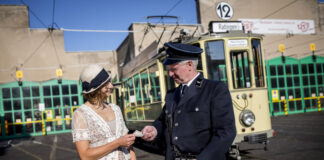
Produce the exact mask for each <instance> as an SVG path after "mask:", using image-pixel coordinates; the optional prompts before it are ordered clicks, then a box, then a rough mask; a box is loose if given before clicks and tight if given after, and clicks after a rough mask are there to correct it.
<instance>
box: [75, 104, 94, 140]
mask: <svg viewBox="0 0 324 160" xmlns="http://www.w3.org/2000/svg"><path fill="white" fill-rule="evenodd" d="M72 137H73V142H77V141H83V140H90V134H89V129H88V125H87V121H86V118H85V117H84V115H83V113H82V112H81V111H80V110H79V109H78V110H76V111H75V112H74V114H73V117H72Z"/></svg>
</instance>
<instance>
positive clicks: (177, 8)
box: [0, 0, 197, 51]
mask: <svg viewBox="0 0 324 160" xmlns="http://www.w3.org/2000/svg"><path fill="white" fill-rule="evenodd" d="M54 1H55V8H54V23H55V24H57V26H58V27H59V28H65V29H81V30H112V31H127V30H128V27H129V26H130V24H131V23H133V22H147V20H146V18H145V17H146V16H152V15H165V14H168V15H174V16H178V17H180V19H179V23H181V24H196V23H197V16H196V4H195V0H114V1H113V0H0V4H23V3H25V4H27V5H28V6H29V9H30V10H31V12H33V13H29V18H30V27H31V28H47V27H51V25H52V24H53V23H52V22H53V21H52V20H53V6H54V5H53V2H54ZM35 15H36V16H35ZM150 22H154V21H150ZM155 22H157V21H155ZM57 26H56V25H54V28H57ZM127 34H128V33H126V32H109V33H107V32H96V33H95V32H69V31H65V32H64V41H65V42H64V43H65V50H66V51H105V50H115V49H117V47H118V46H119V45H120V44H121V43H122V41H123V40H124V39H125V37H126V36H127Z"/></svg>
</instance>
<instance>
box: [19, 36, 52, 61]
mask: <svg viewBox="0 0 324 160" xmlns="http://www.w3.org/2000/svg"><path fill="white" fill-rule="evenodd" d="M49 37H50V34H48V35H47V37H45V38H44V40H43V41H42V42H41V43H40V44H39V45H38V47H36V49H35V50H34V51H33V52H32V53H31V54H30V55H29V56H28V57H27V58H26V59H25V60H24V61H23V63H22V64H21V65H22V66H23V65H24V64H26V63H27V62H28V61H29V60H30V58H31V57H33V56H34V55H35V54H36V53H37V51H38V50H39V48H40V47H41V46H42V45H43V44H44V43H45V41H46V40H47V39H48V38H49Z"/></svg>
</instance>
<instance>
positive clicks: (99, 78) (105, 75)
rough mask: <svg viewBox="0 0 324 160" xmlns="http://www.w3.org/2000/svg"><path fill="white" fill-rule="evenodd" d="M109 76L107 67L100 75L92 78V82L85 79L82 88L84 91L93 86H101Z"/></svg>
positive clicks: (94, 87)
mask: <svg viewBox="0 0 324 160" xmlns="http://www.w3.org/2000/svg"><path fill="white" fill-rule="evenodd" d="M108 78H109V75H108V73H107V72H106V71H105V69H102V70H101V71H100V72H99V73H98V75H97V76H96V77H95V78H94V79H93V80H91V82H90V83H88V82H86V81H84V82H82V88H83V91H86V92H89V91H90V90H91V89H92V88H93V89H96V88H97V87H99V86H100V85H101V84H102V83H103V82H105V81H106V80H107V79H108Z"/></svg>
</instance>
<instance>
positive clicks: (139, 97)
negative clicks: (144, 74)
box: [134, 74, 142, 105]
mask: <svg viewBox="0 0 324 160" xmlns="http://www.w3.org/2000/svg"><path fill="white" fill-rule="evenodd" d="M134 81H135V86H134V88H135V91H136V94H135V95H136V104H137V105H141V104H142V94H141V85H140V76H139V74H137V75H136V76H135V77H134Z"/></svg>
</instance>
